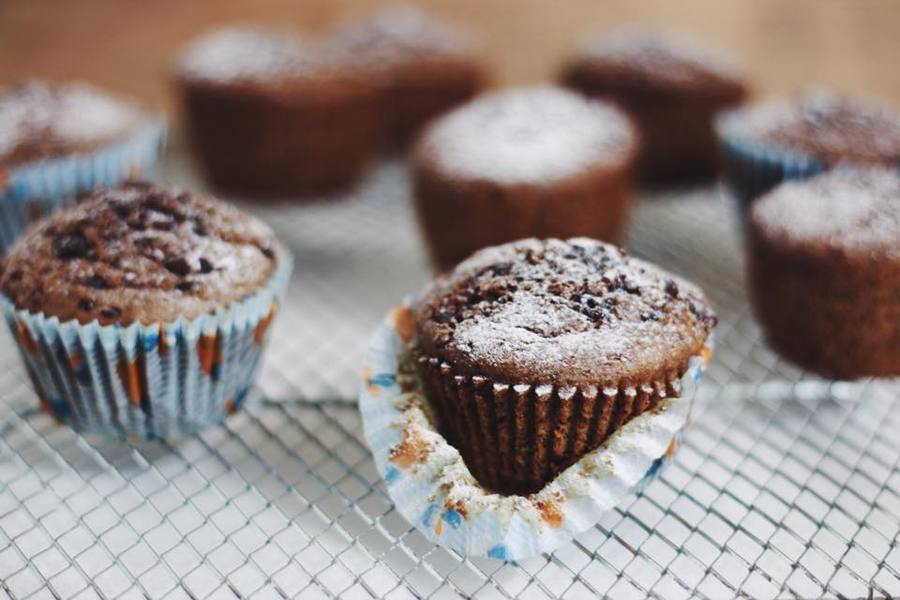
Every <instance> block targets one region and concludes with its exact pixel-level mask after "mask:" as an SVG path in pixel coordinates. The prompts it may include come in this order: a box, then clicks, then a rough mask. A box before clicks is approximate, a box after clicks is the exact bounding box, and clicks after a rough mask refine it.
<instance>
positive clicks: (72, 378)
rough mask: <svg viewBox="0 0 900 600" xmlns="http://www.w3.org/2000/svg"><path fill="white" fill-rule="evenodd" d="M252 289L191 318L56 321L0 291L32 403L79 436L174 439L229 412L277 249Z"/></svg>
mask: <svg viewBox="0 0 900 600" xmlns="http://www.w3.org/2000/svg"><path fill="white" fill-rule="evenodd" d="M279 259H280V263H279V265H278V267H277V268H276V270H275V272H274V273H273V275H272V277H270V278H269V280H268V281H267V282H266V283H265V285H263V287H262V288H260V289H259V290H258V291H257V292H255V293H254V294H252V295H250V296H248V297H246V298H244V299H242V300H240V301H237V302H234V303H232V304H231V305H229V306H227V307H224V308H221V309H219V310H217V311H216V312H215V313H211V314H206V315H202V316H200V317H197V318H194V319H185V318H180V319H178V320H176V321H174V322H171V323H151V324H141V323H135V324H132V325H129V326H126V327H123V326H120V325H117V324H112V325H100V324H99V323H98V322H97V321H93V322H91V323H88V324H81V323H79V322H78V321H75V320H72V321H66V322H62V323H61V322H60V321H59V319H58V318H56V317H48V316H47V315H45V314H43V313H37V314H35V313H32V312H29V311H27V310H20V309H16V308H15V307H14V306H13V304H12V303H11V302H10V301H9V299H7V298H6V297H5V296H2V295H0V308H2V310H3V314H4V316H5V317H6V321H7V323H8V325H9V327H10V330H11V332H12V335H13V338H14V339H15V341H16V343H17V345H18V347H19V351H20V354H21V356H22V360H23V362H24V363H25V368H26V370H27V372H28V375H29V376H30V378H31V381H32V383H33V385H34V388H35V391H36V392H37V395H38V398H39V402H40V406H41V409H42V410H44V411H46V412H47V413H49V414H51V415H52V416H53V417H55V418H56V419H57V420H58V421H59V422H61V423H66V424H68V425H70V426H71V427H72V428H73V429H75V430H77V431H80V432H85V433H97V434H102V435H105V436H110V437H116V438H129V439H142V440H153V439H161V438H174V437H181V436H184V435H188V434H190V433H193V432H196V431H200V430H202V429H204V428H206V427H209V426H211V425H214V424H216V423H219V422H221V421H223V420H224V419H225V417H227V416H228V415H229V414H231V413H233V412H235V411H237V410H239V409H240V408H241V405H242V403H243V402H244V400H245V398H246V396H247V393H248V391H249V389H250V386H251V384H252V382H253V378H254V375H255V374H256V371H257V367H258V366H259V362H260V357H261V356H262V353H263V348H264V345H265V342H266V340H267V338H268V332H269V330H270V329H271V326H272V322H273V320H274V318H275V315H276V314H277V312H278V307H279V305H280V303H281V301H282V298H283V295H284V291H285V288H286V286H287V282H288V279H289V278H290V274H291V270H292V264H293V261H292V259H291V256H290V254H289V253H288V252H287V251H285V250H282V251H281V252H280V253H279Z"/></svg>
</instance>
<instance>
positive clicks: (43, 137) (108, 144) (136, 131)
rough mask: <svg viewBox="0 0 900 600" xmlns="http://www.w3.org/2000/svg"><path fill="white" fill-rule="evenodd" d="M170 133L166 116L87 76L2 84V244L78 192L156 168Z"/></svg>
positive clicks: (0, 164)
mask: <svg viewBox="0 0 900 600" xmlns="http://www.w3.org/2000/svg"><path fill="white" fill-rule="evenodd" d="M164 134H165V124H164V122H163V120H162V119H161V118H159V117H156V116H154V115H151V114H150V113H149V112H147V111H145V110H144V109H143V108H141V107H139V106H138V105H137V104H135V103H133V102H131V101H130V100H127V99H123V98H118V97H115V96H112V95H109V94H107V93H105V92H102V91H100V90H98V89H97V88H95V87H93V86H90V85H87V84H83V83H58V82H48V81H42V80H38V79H31V80H27V81H24V82H22V83H19V84H16V85H12V86H9V87H5V88H2V89H0V250H3V249H5V248H8V247H9V246H10V245H12V243H13V242H14V241H15V239H16V238H17V237H18V236H19V235H21V234H22V233H24V232H25V230H26V229H27V228H28V225H29V224H30V223H31V222H32V221H34V220H36V219H37V218H39V217H41V216H43V215H46V214H49V213H51V212H53V211H55V210H58V209H59V208H60V207H61V206H62V205H63V204H65V203H66V202H68V201H70V200H71V198H72V197H73V196H76V195H78V194H80V193H83V192H85V191H87V190H90V189H91V188H93V187H94V186H95V185H100V184H105V185H111V184H115V183H118V182H120V181H123V180H125V179H128V178H133V177H139V176H141V175H149V174H151V173H152V171H153V169H154V167H155V166H156V163H157V160H158V158H159V155H160V153H161V150H162V145H163V138H164Z"/></svg>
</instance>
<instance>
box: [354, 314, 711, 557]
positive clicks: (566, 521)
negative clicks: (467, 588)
mask: <svg viewBox="0 0 900 600" xmlns="http://www.w3.org/2000/svg"><path fill="white" fill-rule="evenodd" d="M413 331H414V326H413V324H412V316H411V314H410V311H409V307H408V305H403V306H400V307H398V308H396V309H394V310H393V311H392V312H391V313H390V314H389V315H388V317H387V318H386V319H385V321H384V322H383V323H382V324H381V325H380V326H379V327H378V329H376V331H375V332H374V334H373V335H372V338H371V340H370V345H369V351H368V355H367V358H366V362H365V365H364V367H363V385H362V388H361V392H360V411H361V413H362V421H363V430H364V432H365V436H366V440H367V442H368V444H369V447H370V449H371V450H372V454H373V456H374V458H375V464H376V467H377V468H378V471H379V473H380V474H381V476H382V478H383V479H384V481H385V483H386V484H387V489H388V493H389V494H390V496H391V498H392V500H393V501H394V503H395V505H396V507H397V510H398V511H399V512H400V513H401V514H402V515H403V516H404V517H406V519H408V520H409V521H410V522H411V523H412V524H414V525H415V527H416V528H417V529H419V530H420V531H421V532H422V533H423V534H424V535H425V536H426V537H427V538H428V539H430V540H432V541H433V542H435V543H437V544H440V545H443V546H446V547H449V548H452V549H454V550H456V551H458V552H461V553H463V554H467V555H472V556H488V557H492V558H497V559H503V560H520V559H524V558H527V557H529V556H534V555H536V554H539V553H541V552H550V551H552V550H554V549H555V548H557V547H558V546H560V545H561V544H563V543H565V542H568V541H570V540H572V539H573V538H574V537H575V536H576V535H577V534H579V533H581V532H583V531H585V530H587V529H589V528H590V527H592V526H593V525H595V524H596V523H597V522H598V521H599V520H600V518H601V517H602V515H603V513H604V512H606V511H609V510H611V509H612V508H613V507H615V506H616V505H617V504H618V503H619V502H620V501H621V500H622V499H623V498H624V497H625V495H626V494H628V493H630V492H634V491H637V490H639V489H641V488H642V487H643V486H644V485H646V483H647V482H648V481H649V480H650V479H651V478H652V477H653V476H655V475H656V474H657V473H658V472H659V471H660V469H661V468H662V467H664V466H665V464H667V462H668V460H669V459H670V458H671V457H672V456H673V454H674V452H675V450H676V449H677V447H678V444H679V441H680V436H681V432H682V430H683V429H684V428H685V427H686V425H687V424H688V422H689V420H690V414H691V409H692V406H693V401H694V396H695V392H696V385H697V382H698V381H699V379H700V374H701V373H702V371H703V369H704V367H705V366H706V363H707V361H708V359H709V357H710V355H711V348H712V339H711V338H710V340H708V342H707V346H706V347H705V348H704V351H703V353H702V354H701V355H698V356H693V357H691V358H690V360H689V362H688V368H687V371H686V372H685V373H684V374H683V375H682V376H681V377H680V378H678V379H676V380H674V381H671V382H668V383H667V385H666V388H667V390H668V388H669V387H671V388H673V389H671V390H670V391H671V392H673V393H674V392H676V391H677V392H679V394H678V395H677V396H675V395H673V394H669V393H667V394H666V396H665V397H664V398H663V397H662V392H663V390H662V389H661V388H657V389H656V390H655V391H656V393H657V395H658V396H659V397H658V399H657V402H656V403H655V406H654V407H653V408H652V409H649V410H645V411H644V412H642V413H641V414H638V415H637V416H634V417H633V418H631V419H630V420H627V422H624V424H623V425H621V426H618V425H619V423H618V419H619V418H618V417H617V416H615V415H616V413H613V415H612V416H611V417H610V419H607V426H609V427H610V429H613V428H614V427H615V426H618V429H615V430H614V431H612V433H611V434H610V435H609V437H607V438H606V440H605V441H604V442H603V443H602V444H601V445H600V446H599V447H597V448H596V449H594V450H591V451H590V452H587V453H586V454H585V455H584V456H582V457H581V458H580V459H578V460H577V461H576V462H575V463H574V464H573V465H571V466H570V467H568V468H566V469H565V470H563V471H562V472H561V473H559V474H558V475H557V476H556V477H555V478H554V479H553V480H552V481H551V482H550V483H548V484H547V485H545V486H544V487H543V488H542V489H541V490H540V491H538V492H536V493H533V494H529V495H515V494H510V495H502V494H497V493H493V492H490V491H488V490H486V489H485V488H484V487H483V486H481V485H480V484H479V483H478V482H477V481H476V480H475V478H474V477H473V476H472V474H471V472H470V470H469V468H468V467H467V465H466V463H465V461H464V459H463V457H462V455H461V454H460V453H459V451H458V450H457V449H456V448H454V447H453V446H452V445H451V444H450V443H449V442H448V441H447V440H446V439H445V438H444V437H443V436H442V435H441V434H440V433H439V432H438V431H437V428H436V426H435V424H434V423H435V418H434V415H433V414H432V410H431V407H430V404H429V403H428V402H427V401H426V399H425V395H424V393H423V391H422V388H421V384H420V381H419V377H418V376H417V375H416V371H417V370H416V359H415V357H414V356H413V355H412V353H411V352H410V350H409V347H408V343H409V341H410V340H411V338H412V335H413ZM438 368H439V367H438ZM453 384H454V386H455V385H456V381H455V380H454V382H453ZM465 387H466V386H465V384H464V385H463V388H465ZM547 387H548V388H549V387H550V386H547ZM472 389H474V388H472ZM520 391H523V390H520ZM569 391H570V390H568V389H566V388H560V389H547V390H542V391H541V392H539V393H538V392H537V391H536V390H534V389H532V390H531V391H530V393H531V392H534V393H535V394H537V395H540V396H541V397H545V398H547V399H550V398H553V397H554V396H557V397H560V396H562V397H568V394H569ZM583 393H584V390H579V391H577V392H576V394H583ZM642 394H646V396H647V398H645V400H650V396H651V394H650V392H649V390H643V391H642V390H636V391H635V394H634V395H633V397H632V398H631V402H632V406H634V404H633V403H634V402H635V401H637V400H638V398H639V397H643V396H642ZM589 395H590V392H589ZM598 395H601V396H602V395H603V391H602V390H600V391H599V392H598ZM626 396H631V394H627V393H623V400H624V399H625V397H626ZM535 397H536V396H534V397H532V396H529V398H530V399H531V400H533V399H534V398H535ZM639 402H643V400H640V401H639ZM540 404H541V403H537V404H536V406H539V405H540ZM544 404H546V403H544ZM584 404H585V403H583V402H582V403H579V405H580V406H583V405H584ZM591 418H593V417H591ZM600 419H601V416H600V415H598V422H599V421H600ZM623 421H624V419H623ZM460 422H462V421H460ZM508 433H510V434H511V435H513V436H515V435H516V434H515V428H513V429H512V430H510V431H509V432H508ZM588 435H592V434H588ZM496 437H497V439H493V440H491V439H490V436H487V435H485V436H484V438H483V439H484V441H485V443H486V446H488V447H485V448H484V449H483V450H484V452H483V455H489V454H491V453H494V454H496V455H497V459H496V461H497V462H496V463H495V464H496V465H497V466H496V468H499V469H508V468H515V469H518V468H526V469H528V468H530V466H529V465H524V466H522V465H516V464H515V461H516V457H515V456H514V455H513V454H511V452H510V451H507V452H503V448H502V442H501V440H500V439H499V435H498V436H496ZM571 441H572V442H573V443H579V441H578V439H577V438H576V439H573V440H571ZM589 442H590V440H589V439H587V438H585V439H584V440H582V441H581V442H580V443H581V444H583V445H582V449H583V448H584V447H588V446H589ZM568 443H569V440H567V441H566V444H568ZM557 449H558V448H557ZM545 451H546V452H547V453H553V452H555V450H554V443H553V442H551V443H549V444H547V445H546V446H545ZM503 457H506V458H505V459H504V458H503ZM504 460H505V461H506V463H504Z"/></svg>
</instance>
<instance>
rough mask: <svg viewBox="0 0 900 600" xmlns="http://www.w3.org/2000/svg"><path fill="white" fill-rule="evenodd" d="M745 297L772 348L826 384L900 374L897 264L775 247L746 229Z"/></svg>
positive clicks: (898, 263) (899, 306) (899, 304)
mask: <svg viewBox="0 0 900 600" xmlns="http://www.w3.org/2000/svg"><path fill="white" fill-rule="evenodd" d="M747 246H748V275H749V284H750V298H751V301H752V305H753V311H754V314H755V316H756V318H757V321H758V322H759V323H760V325H761V326H762V329H763V331H764V333H765V337H766V339H767V341H768V342H769V343H770V344H771V345H772V346H773V348H774V349H775V350H776V351H777V352H779V353H780V354H782V355H783V356H785V357H786V358H788V359H789V360H791V361H793V362H795V363H796V364H797V365H799V366H801V367H803V368H805V369H808V370H810V371H812V372H815V373H818V374H820V375H823V376H826V377H833V378H839V379H855V378H859V377H865V376H894V375H900V302H898V301H897V282H898V281H900V262H898V261H896V260H894V261H893V262H891V261H889V260H885V261H883V263H881V264H878V265H875V264H874V263H869V264H857V263H855V262H853V261H851V260H848V259H846V258H845V257H841V256H838V255H826V254H825V251H824V250H823V252H822V255H820V256H810V255H803V254H801V253H798V252H796V251H794V249H792V248H783V249H782V248H779V247H776V246H775V245H774V244H771V243H768V242H767V241H766V240H765V238H764V236H763V235H762V234H761V233H760V232H758V231H756V230H755V228H754V227H753V226H752V224H751V225H750V226H749V227H748V240H747Z"/></svg>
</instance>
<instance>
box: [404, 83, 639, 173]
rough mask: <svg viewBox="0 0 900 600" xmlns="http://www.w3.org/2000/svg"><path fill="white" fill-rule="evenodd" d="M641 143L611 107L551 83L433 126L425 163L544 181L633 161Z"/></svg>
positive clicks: (494, 98)
mask: <svg viewBox="0 0 900 600" xmlns="http://www.w3.org/2000/svg"><path fill="white" fill-rule="evenodd" d="M636 147H637V138H636V135H635V133H634V129H633V128H632V126H631V124H630V122H629V121H628V119H627V118H626V117H625V116H624V115H623V114H622V113H621V112H620V111H619V110H618V109H616V108H614V107H613V106H612V105H610V104H607V103H604V102H599V101H596V100H588V99H585V98H583V97H582V96H579V95H578V94H575V93H573V92H569V91H567V90H563V89H561V88H556V87H551V86H537V87H529V88H519V89H514V90H509V91H503V92H495V93H492V94H486V95H484V96H481V97H479V98H476V99H475V100H473V101H471V102H469V103H468V104H465V105H463V106H461V107H459V108H457V109H455V110H453V111H451V112H450V113H449V114H447V115H446V116H444V117H442V118H440V119H438V120H437V121H436V122H435V123H434V124H433V125H432V126H430V127H429V128H428V129H427V130H426V132H425V133H424V135H423V136H422V138H421V139H420V141H419V144H418V147H417V150H416V153H417V158H418V159H419V160H422V161H425V162H430V163H431V164H433V165H434V166H435V167H436V168H437V169H439V170H440V171H441V172H443V173H445V174H447V175H450V176H456V177H461V178H464V179H476V180H486V181H498V182H502V183H524V184H538V185H539V184H543V183H548V182H552V181H557V180H561V179H566V178H568V177H573V176H576V175H578V174H580V173H582V172H583V171H585V170H587V169H591V168H598V167H599V168H603V167H608V166H612V165H618V164H621V163H622V162H624V161H626V160H628V159H629V158H630V157H631V155H632V154H633V153H634V151H635V149H636Z"/></svg>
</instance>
